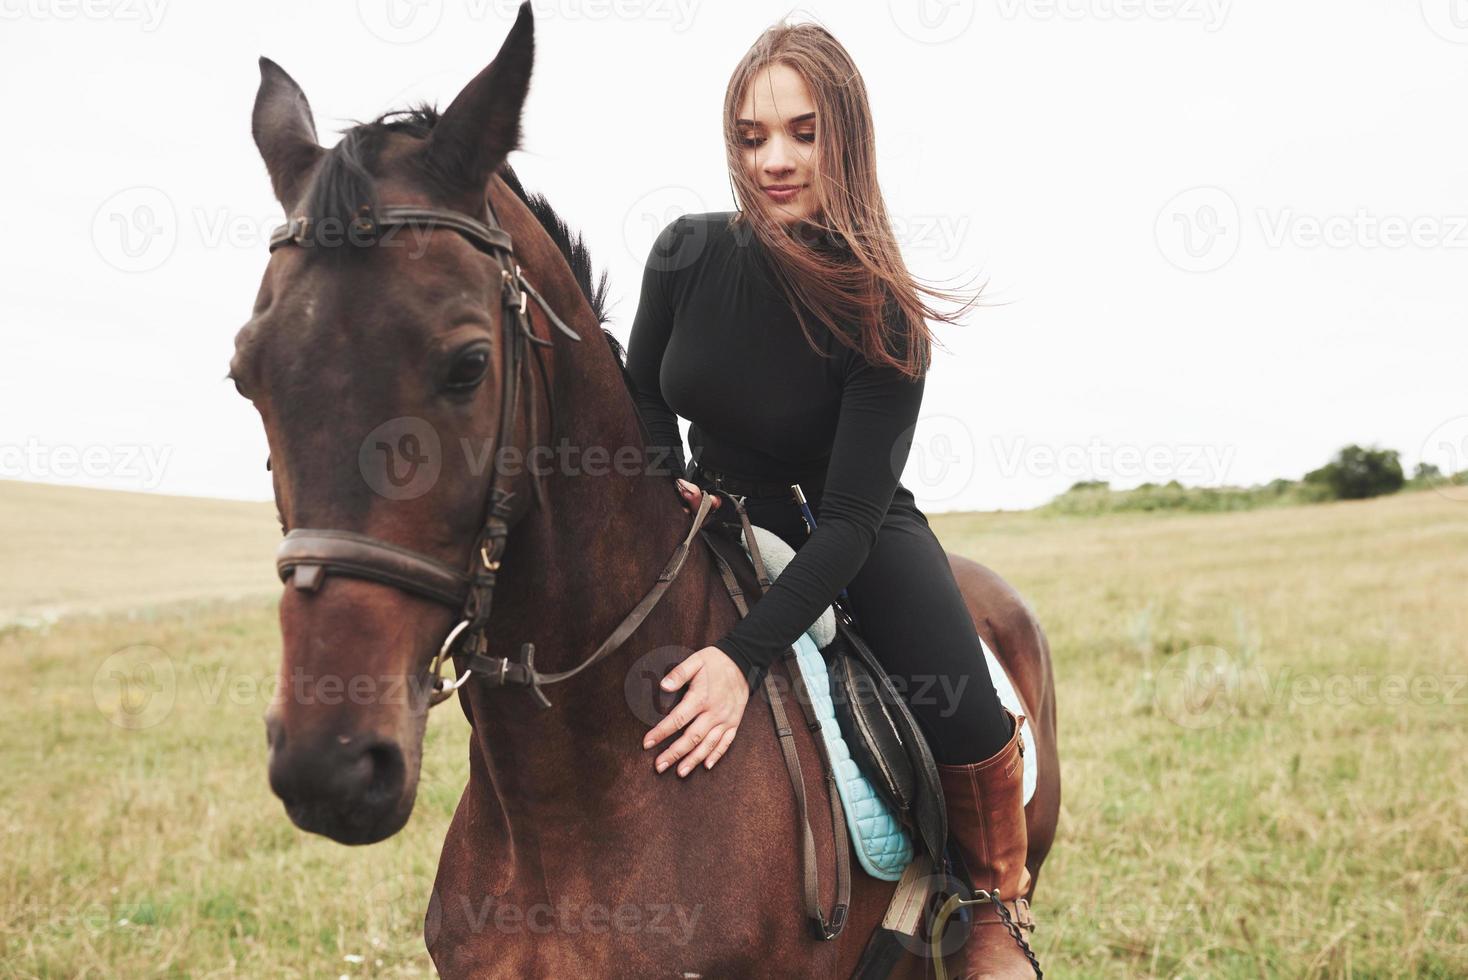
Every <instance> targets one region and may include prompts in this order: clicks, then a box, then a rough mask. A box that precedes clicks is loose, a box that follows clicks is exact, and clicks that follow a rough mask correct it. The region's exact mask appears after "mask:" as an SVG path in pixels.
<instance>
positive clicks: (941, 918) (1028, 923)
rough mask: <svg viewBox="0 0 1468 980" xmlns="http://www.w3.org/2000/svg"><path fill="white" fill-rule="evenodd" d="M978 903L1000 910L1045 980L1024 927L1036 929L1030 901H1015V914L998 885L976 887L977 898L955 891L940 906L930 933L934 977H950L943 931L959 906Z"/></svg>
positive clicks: (1040, 978)
mask: <svg viewBox="0 0 1468 980" xmlns="http://www.w3.org/2000/svg"><path fill="white" fill-rule="evenodd" d="M974 905H993V906H994V909H995V911H997V912H998V913H999V921H1000V922H1002V923H1003V924H1004V928H1005V929H1007V930H1009V935H1010V936H1011V937H1013V939H1014V941H1015V944H1016V945H1018V946H1019V948H1020V952H1022V953H1024V954H1025V959H1027V960H1029V961H1030V966H1031V967H1033V968H1034V971H1035V978H1036V980H1044V976H1045V973H1044V971H1042V970H1041V969H1040V961H1039V960H1038V959H1036V958H1035V951H1034V950H1032V949H1031V948H1030V944H1029V943H1028V942H1026V941H1025V937H1024V934H1023V932H1021V930H1023V931H1024V932H1034V931H1035V917H1034V915H1033V914H1031V912H1030V903H1029V901H1028V900H1026V899H1025V898H1023V897H1020V898H1016V899H1015V900H1014V908H1015V911H1014V914H1013V915H1011V914H1010V911H1009V908H1008V907H1007V906H1006V905H1005V904H1004V901H1003V899H1002V898H1001V897H1000V895H999V889H997V888H995V889H994V890H993V891H985V890H984V889H982V888H978V889H975V890H974V897H973V898H964V897H963V896H962V895H960V894H958V893H957V892H954V893H953V894H952V895H949V896H948V899H947V901H945V902H944V903H943V904H942V906H941V907H939V909H938V912H937V914H936V915H935V916H934V918H933V925H932V929H931V930H930V935H929V936H928V951H929V954H930V956H931V958H932V960H933V976H934V980H948V971H947V969H946V968H945V967H944V966H943V932H944V930H945V929H947V927H948V920H949V919H951V918H952V917H953V913H954V912H957V911H958V910H959V909H962V908H969V907H972V906H974Z"/></svg>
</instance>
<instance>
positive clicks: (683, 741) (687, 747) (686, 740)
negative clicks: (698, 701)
mask: <svg viewBox="0 0 1468 980" xmlns="http://www.w3.org/2000/svg"><path fill="white" fill-rule="evenodd" d="M715 724H716V722H715V720H714V718H713V716H712V715H710V714H709V713H708V712H701V713H700V714H699V716H698V717H697V718H695V719H693V724H691V725H689V726H688V730H687V731H685V732H684V733H683V735H682V736H681V737H680V738H679V739H678V741H676V742H674V743H673V744H672V746H671V747H669V748H668V749H667V751H665V752H663V754H662V755H660V756H658V761H657V770H658V772H665V771H666V770H667V769H668V767H669V766H671V765H672V764H673V763H675V762H677V761H678V760H679V759H682V758H683V757H684V756H686V755H687V754H688V753H690V752H692V751H693V750H694V749H695V748H697V747H698V745H699V744H700V743H701V742H702V741H703V740H704V737H705V736H706V735H708V733H709V729H711V728H713V727H714V725H715ZM679 768H680V772H679V775H686V773H685V772H683V771H681V770H682V767H681V766H680V767H679Z"/></svg>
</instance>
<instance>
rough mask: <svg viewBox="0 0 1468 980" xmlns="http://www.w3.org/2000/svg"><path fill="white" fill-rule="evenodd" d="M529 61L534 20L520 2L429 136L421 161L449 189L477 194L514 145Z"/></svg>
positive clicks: (527, 85) (526, 5) (527, 5)
mask: <svg viewBox="0 0 1468 980" xmlns="http://www.w3.org/2000/svg"><path fill="white" fill-rule="evenodd" d="M534 61H535V18H534V16H533V15H532V13H531V10H530V2H529V0H526V2H524V3H522V4H520V13H519V16H517V17H516V18H515V26H514V27H512V28H510V33H509V35H508V36H506V37H505V41H504V43H503V44H501V45H500V50H499V54H497V55H495V56H494V60H493V61H491V62H490V63H489V67H488V68H485V69H484V70H483V71H482V72H480V73H479V74H478V75H477V76H475V78H474V80H473V81H472V82H470V83H469V84H468V85H466V86H464V91H462V92H460V93H459V95H458V97H457V98H455V99H454V101H453V102H452V103H451V104H450V105H449V107H448V108H447V109H445V110H444V112H443V116H442V118H440V119H439V121H438V123H437V125H435V126H434V127H433V134H432V136H430V137H429V141H428V148H427V150H426V153H427V161H428V164H429V166H430V168H431V169H432V171H433V173H434V174H436V175H437V176H439V177H441V178H442V179H444V180H446V181H448V182H449V183H450V184H451V185H452V187H451V189H452V190H455V191H472V192H474V193H475V194H479V193H482V192H483V190H484V187H485V185H486V184H487V183H488V182H489V178H490V175H491V174H493V173H494V171H495V170H496V169H497V168H498V167H499V165H500V164H501V163H502V162H504V159H505V157H506V156H508V155H509V152H510V151H511V150H514V149H517V148H518V147H519V145H520V110H521V109H522V108H523V107H524V105H525V93H526V92H527V91H528V90H529V88H530V68H531V65H532V64H533V63H534Z"/></svg>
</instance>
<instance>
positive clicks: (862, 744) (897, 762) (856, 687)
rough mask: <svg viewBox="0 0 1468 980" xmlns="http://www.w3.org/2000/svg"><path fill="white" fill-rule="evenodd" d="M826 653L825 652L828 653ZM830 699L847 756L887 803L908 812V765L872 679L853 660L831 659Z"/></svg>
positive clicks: (904, 749)
mask: <svg viewBox="0 0 1468 980" xmlns="http://www.w3.org/2000/svg"><path fill="white" fill-rule="evenodd" d="M828 649H829V648H828ZM829 672H830V674H831V700H832V703H833V707H834V708H835V715H836V723H837V724H838V725H839V726H840V727H841V735H842V737H843V738H845V739H846V744H847V746H849V747H850V750H851V757H852V758H853V759H855V760H856V764H857V765H858V766H860V767H861V769H862V771H863V772H864V773H866V775H867V778H868V779H870V780H871V781H872V784H873V785H874V786H875V787H876V788H877V792H879V793H881V794H882V796H883V798H885V799H886V801H887V802H888V804H890V805H891V806H892V808H893V809H895V810H898V811H900V812H904V813H905V812H907V811H909V810H910V809H911V808H912V803H913V783H914V776H913V771H912V760H911V759H910V758H908V755H907V747H906V746H905V745H903V744H902V737H901V735H900V734H898V731H897V723H896V722H895V721H893V720H892V714H891V712H890V711H889V710H888V709H887V705H886V704H885V703H884V702H883V700H882V696H881V688H880V685H879V684H878V683H877V681H876V679H875V678H873V677H872V675H871V674H870V672H868V671H867V669H866V667H865V666H864V665H863V664H862V662H861V661H860V660H858V659H856V658H855V657H847V656H841V657H836V656H833V657H830V663H829Z"/></svg>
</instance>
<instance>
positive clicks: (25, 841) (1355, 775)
mask: <svg viewBox="0 0 1468 980" xmlns="http://www.w3.org/2000/svg"><path fill="white" fill-rule="evenodd" d="M17 487H20V489H17ZM114 504H115V505H116V509H113V505H114ZM214 508H217V510H216V509H214ZM216 518H217V519H216ZM933 523H934V526H935V528H936V529H937V531H938V533H939V534H940V536H942V537H943V538H944V540H945V541H946V542H948V544H949V546H950V547H952V548H953V549H954V550H957V551H962V552H964V553H966V554H970V555H973V556H974V557H977V558H979V559H980V560H982V561H984V562H986V563H987V564H989V565H991V566H993V567H995V568H997V569H1000V570H1001V571H1002V572H1003V573H1004V574H1005V575H1006V577H1008V578H1010V579H1011V580H1012V581H1013V582H1015V583H1016V584H1017V585H1018V586H1019V587H1020V588H1021V589H1022V590H1023V591H1024V592H1025V593H1026V595H1027V596H1029V598H1030V599H1031V602H1032V603H1033V605H1034V606H1035V608H1036V610H1037V611H1038V613H1039V614H1040V616H1041V618H1042V620H1043V622H1044V623H1045V626H1046V628H1047V630H1048V632H1049V635H1050V638H1051V642H1052V645H1053V647H1054V650H1055V654H1056V660H1057V670H1058V673H1059V684H1060V709H1061V723H1062V733H1061V737H1062V743H1061V748H1062V755H1063V758H1064V765H1065V778H1066V805H1065V813H1064V816H1063V823H1062V829H1061V838H1060V841H1059V842H1058V844H1057V846H1056V850H1055V852H1054V853H1053V854H1052V856H1051V859H1050V863H1049V864H1048V865H1047V866H1046V869H1045V873H1044V875H1043V876H1042V879H1041V884H1040V892H1039V896H1038V898H1039V901H1038V905H1037V914H1038V916H1039V918H1040V922H1041V926H1040V931H1039V932H1037V934H1036V936H1035V939H1036V942H1037V945H1038V948H1039V950H1040V952H1041V954H1042V959H1043V961H1044V962H1045V964H1046V966H1047V968H1048V971H1049V975H1050V976H1056V977H1073V976H1079V977H1138V976H1141V977H1146V976H1157V977H1174V976H1178V977H1194V976H1225V977H1233V976H1238V977H1251V978H1252V977H1423V976H1426V977H1461V976H1465V975H1468V916H1465V912H1464V910H1465V909H1468V872H1465V869H1468V840H1465V833H1464V827H1465V826H1468V791H1465V789H1464V786H1465V785H1468V762H1465V759H1468V724H1465V720H1468V711H1465V710H1464V707H1465V704H1468V684H1465V683H1464V675H1465V673H1468V658H1465V656H1464V644H1463V640H1462V637H1464V636H1465V635H1468V604H1465V602H1464V600H1463V583H1464V581H1465V580H1468V504H1463V503H1458V502H1454V501H1451V500H1447V499H1444V498H1442V497H1439V496H1437V495H1435V494H1432V493H1430V492H1429V493H1418V494H1411V495H1405V496H1398V497H1394V498H1388V499H1383V500H1376V501H1370V502H1364V503H1349V504H1330V505H1320V506H1316V507H1309V508H1296V509H1285V510H1270V511H1258V512H1252V513H1241V514H1216V515H1157V516H1130V515H1127V516H1122V515H1116V516H1108V517H1095V518H1077V519H1069V518H1053V517H1042V516H1039V515H1035V514H977V515H953V516H946V515H945V516H935V517H934V518H933ZM48 526H49V527H50V528H51V529H52V530H51V531H50V533H46V528H47V527H48ZM65 526H71V527H76V528H77V529H78V531H79V533H78V534H77V535H74V536H73V535H62V536H61V537H63V538H65V537H75V538H77V540H73V541H70V542H67V543H66V544H65V545H64V547H63V548H62V549H59V550H58V549H54V548H53V547H52V545H53V543H54V541H55V538H56V537H57V535H56V534H55V531H54V529H55V528H57V527H65ZM0 529H3V530H4V531H5V532H6V534H7V542H8V543H7V549H8V551H9V553H10V554H11V555H12V556H16V555H19V556H24V557H26V558H28V559H29V558H32V557H33V556H42V558H41V560H39V561H37V562H35V563H33V564H31V565H27V566H25V567H23V568H17V567H15V566H18V565H19V564H20V563H19V562H16V561H12V562H10V563H7V566H8V567H7V569H6V571H5V572H3V573H0V575H3V576H5V577H4V578H3V579H0V581H3V583H4V588H5V593H4V595H5V599H4V602H3V606H4V607H5V608H6V609H9V610H13V611H15V612H18V613H20V614H23V615H30V616H34V615H35V614H36V612H37V610H38V609H40V608H42V607H46V608H51V609H56V608H67V607H71V608H75V607H76V606H77V605H79V604H86V605H88V606H92V605H97V606H104V607H107V608H119V609H121V608H131V609H132V610H133V611H132V612H131V613H129V614H127V615H122V614H119V615H113V616H106V617H89V618H76V619H65V620H63V621H61V622H59V623H55V624H49V625H41V626H34V627H14V626H12V627H11V628H9V629H8V630H7V631H6V632H4V633H3V634H0V655H3V657H4V663H5V664H6V665H7V670H5V671H4V672H3V674H0V676H3V678H4V681H3V684H4V688H3V696H4V701H5V704H6V709H7V719H6V726H5V732H6V734H5V738H4V742H3V746H0V752H3V755H0V799H3V800H4V805H3V810H0V832H3V838H0V866H3V869H4V875H3V879H0V907H3V908H4V910H5V912H4V915H3V918H0V943H3V946H0V948H3V960H0V973H3V974H4V975H14V976H23V977H29V976H78V975H88V976H114V975H122V976H156V975H180V976H183V975H188V976H211V975H218V976H234V975H247V976H330V977H335V976H339V975H350V976H353V977H357V976H394V975H405V974H413V975H421V974H425V973H427V972H429V966H428V961H427V957H426V955H425V954H424V953H423V951H422V946H421V939H420V938H419V924H420V921H421V914H422V907H423V903H424V900H425V896H426V894H427V892H428V888H429V884H430V882H431V880H432V874H433V870H434V867H435V864H436V861H437V855H438V851H439V846H440V842H441V840H442V835H443V832H444V829H445V827H446V825H447V822H448V819H449V816H450V814H451V813H452V810H453V806H454V804H455V802H456V800H457V796H458V792H459V788H460V786H461V782H462V779H463V775H464V740H465V734H466V732H465V727H464V722H463V718H462V717H461V715H460V714H459V713H458V712H455V711H442V712H436V713H435V716H434V718H433V720H432V722H431V723H430V725H429V735H428V744H427V747H426V753H425V755H426V758H425V771H424V777H423V784H422V790H421V791H420V798H419V803H418V808H417V811H416V812H415V814H414V817H413V819H412V821H411V822H410V824H409V826H408V828H407V829H406V830H405V831H404V832H403V833H402V834H401V835H399V836H398V837H396V838H394V839H392V840H391V841H388V842H386V843H383V844H380V845H375V846H373V847H371V848H361V849H348V848H343V847H340V846H338V845H335V844H331V843H330V842H327V841H324V840H321V839H318V838H313V837H309V836H307V835H305V834H302V833H300V832H298V831H296V830H295V829H294V828H293V827H291V825H290V824H289V822H288V821H287V820H286V818H285V816H284V814H283V813H282V812H281V810H280V807H279V805H278V803H277V802H276V801H275V800H274V798H273V797H272V796H271V795H270V792H269V789H268V787H267V786H266V782H265V768H264V761H265V759H264V744H263V742H264V739H263V738H262V726H261V724H260V715H261V713H262V712H263V710H264V707H265V701H266V697H267V695H268V691H269V683H270V679H271V678H272V677H273V673H274V668H275V662H274V661H275V651H276V649H277V648H278V634H277V626H276V623H275V619H274V612H273V600H271V599H269V598H261V599H243V600H232V601H228V602H225V601H222V600H216V601H213V602H195V603H191V604H170V605H167V606H163V607H160V606H158V605H156V604H157V603H159V602H160V601H162V600H164V599H169V598H173V597H176V596H178V595H181V594H193V595H204V596H221V595H228V594H231V593H235V592H238V593H245V594H249V593H256V592H259V591H260V590H262V589H263V590H266V591H267V592H268V591H269V590H270V589H271V587H272V586H271V583H272V579H271V575H270V572H271V569H270V562H269V555H270V549H271V547H272V543H273V540H274V537H275V529H274V525H273V523H272V521H271V516H270V513H269V509H268V507H267V508H261V507H259V506H258V505H233V504H221V503H218V502H210V501H190V502H176V501H172V500H168V499H166V498H143V499H139V498H137V497H134V496H132V495H113V494H90V495H89V494H88V493H87V492H86V491H62V490H57V489H55V488H45V490H44V492H43V491H41V490H36V489H34V488H25V487H23V485H5V484H0ZM43 534H44V535H45V536H44V537H43ZM88 561H90V562H92V563H93V564H92V565H89V564H87V562H88ZM79 563H80V564H79ZM93 567H95V568H96V569H97V572H96V573H95V574H94V573H93V572H92V571H90V570H88V571H86V572H84V573H83V572H78V569H79V568H81V569H91V568H93ZM142 667H147V668H150V669H151V673H142V674H140V673H138V671H139V669H140V668H142ZM119 669H124V670H126V671H130V672H131V673H129V674H128V676H129V677H131V678H132V680H133V681H134V685H133V686H132V687H130V688H127V689H126V690H124V689H123V688H120V687H119V685H118V676H119V674H118V670H119ZM1398 678H1400V683H1399V681H1398V680H1397V679H1398ZM139 684H141V686H139ZM126 692H131V693H130V694H129V696H128V697H126V698H124V697H123V694H124V693H126ZM139 692H142V693H141V694H140V693H139ZM144 695H146V696H144ZM789 867H790V868H792V869H793V868H794V867H795V864H794V855H793V853H792V859H791V863H790V864H789ZM348 957H354V958H355V957H361V960H360V961H355V960H349V959H348Z"/></svg>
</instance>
